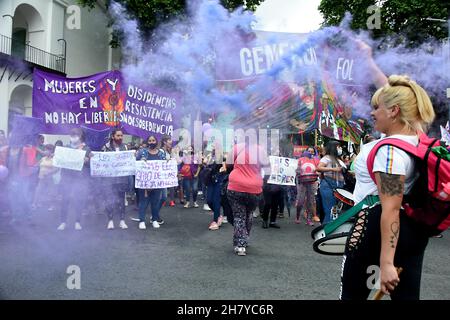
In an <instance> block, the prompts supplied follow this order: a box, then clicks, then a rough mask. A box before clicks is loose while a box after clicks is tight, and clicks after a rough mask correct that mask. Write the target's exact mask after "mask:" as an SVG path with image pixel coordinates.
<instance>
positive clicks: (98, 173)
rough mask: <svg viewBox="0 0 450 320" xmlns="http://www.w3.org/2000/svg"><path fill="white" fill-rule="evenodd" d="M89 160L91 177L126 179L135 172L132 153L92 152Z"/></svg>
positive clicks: (134, 161)
mask: <svg viewBox="0 0 450 320" xmlns="http://www.w3.org/2000/svg"><path fill="white" fill-rule="evenodd" d="M92 154H93V156H92V158H91V176H92V177H126V176H133V175H134V174H135V172H136V158H135V152H134V151H120V152H93V153H92Z"/></svg>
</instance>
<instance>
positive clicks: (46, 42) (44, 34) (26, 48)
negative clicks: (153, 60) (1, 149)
mask: <svg viewBox="0 0 450 320" xmlns="http://www.w3.org/2000/svg"><path fill="white" fill-rule="evenodd" d="M107 24H108V16H107V11H106V9H105V7H104V5H103V4H102V2H101V1H98V3H97V5H96V6H95V8H94V9H92V10H88V9H87V8H83V7H79V6H77V3H76V0H27V1H23V0H1V1H0V130H4V131H5V132H8V129H9V120H10V119H11V116H12V115H14V114H23V115H27V116H31V114H32V87H33V74H32V73H33V68H34V67H38V68H41V69H43V70H45V71H47V72H55V73H58V74H62V75H67V77H81V76H88V75H91V74H94V73H98V72H103V71H108V70H113V69H118V68H119V67H120V65H119V64H120V52H119V50H115V49H111V47H110V46H109V41H110V35H111V30H110V29H109V28H108V27H107Z"/></svg>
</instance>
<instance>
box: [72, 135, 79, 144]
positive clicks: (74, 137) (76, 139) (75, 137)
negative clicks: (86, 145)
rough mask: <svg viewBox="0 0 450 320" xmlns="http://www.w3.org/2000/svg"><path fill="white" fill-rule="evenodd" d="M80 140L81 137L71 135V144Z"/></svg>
mask: <svg viewBox="0 0 450 320" xmlns="http://www.w3.org/2000/svg"><path fill="white" fill-rule="evenodd" d="M78 142H80V137H77V136H71V137H70V143H71V144H77V143H78Z"/></svg>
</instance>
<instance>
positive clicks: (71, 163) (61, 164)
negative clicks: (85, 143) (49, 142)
mask: <svg viewBox="0 0 450 320" xmlns="http://www.w3.org/2000/svg"><path fill="white" fill-rule="evenodd" d="M85 157H86V151H85V150H79V149H71V148H64V147H56V149H55V155H54V157H53V165H54V166H55V167H57V168H62V169H69V170H75V171H81V170H82V169H83V165H84V158H85Z"/></svg>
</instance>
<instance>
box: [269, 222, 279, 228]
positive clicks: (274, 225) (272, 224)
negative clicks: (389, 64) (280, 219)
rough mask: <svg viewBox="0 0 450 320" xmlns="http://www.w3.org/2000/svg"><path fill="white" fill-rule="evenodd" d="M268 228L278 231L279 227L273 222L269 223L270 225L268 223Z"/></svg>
mask: <svg viewBox="0 0 450 320" xmlns="http://www.w3.org/2000/svg"><path fill="white" fill-rule="evenodd" d="M269 228H275V229H280V226H279V225H278V224H276V223H275V222H271V223H269Z"/></svg>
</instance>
